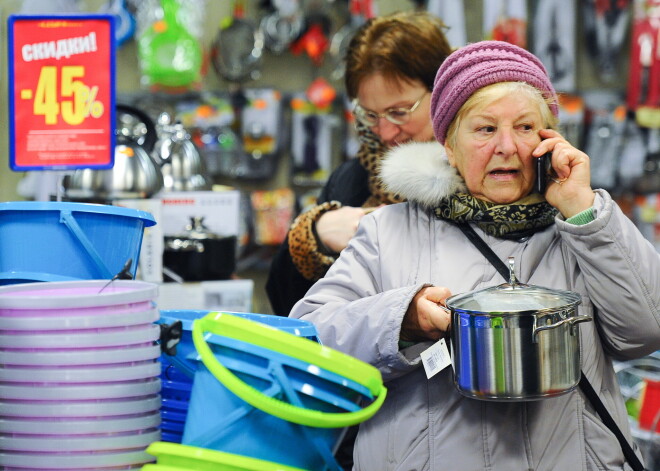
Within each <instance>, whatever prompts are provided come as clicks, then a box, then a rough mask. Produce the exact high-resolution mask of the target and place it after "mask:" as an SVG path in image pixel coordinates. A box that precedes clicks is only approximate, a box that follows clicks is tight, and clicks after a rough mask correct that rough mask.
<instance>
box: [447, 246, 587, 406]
mask: <svg viewBox="0 0 660 471" xmlns="http://www.w3.org/2000/svg"><path fill="white" fill-rule="evenodd" d="M509 269H510V273H511V275H510V279H509V282H508V283H504V284H502V285H499V286H496V287H493V288H487V289H484V290H478V291H473V292H470V293H465V294H460V295H456V296H452V297H450V298H448V299H447V301H446V304H447V307H448V308H449V309H450V311H451V316H452V319H451V321H452V324H451V352H452V362H453V366H454V383H455V385H456V388H457V389H458V391H459V392H460V393H461V394H463V395H465V396H468V397H472V398H476V399H486V400H496V401H520V400H532V399H541V398H545V397H552V396H558V395H561V394H564V393H567V392H569V391H571V390H573V389H575V387H576V386H577V384H578V381H579V380H580V374H581V373H580V334H579V329H578V326H577V325H576V324H578V323H580V322H587V321H591V320H592V318H591V316H585V315H578V314H577V305H578V304H580V301H581V300H580V296H579V295H578V294H577V293H573V292H571V291H559V290H553V289H548V288H542V287H538V286H531V285H525V284H522V283H518V282H517V281H516V277H515V273H514V270H513V259H512V258H510V259H509Z"/></svg>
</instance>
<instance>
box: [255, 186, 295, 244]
mask: <svg viewBox="0 0 660 471" xmlns="http://www.w3.org/2000/svg"><path fill="white" fill-rule="evenodd" d="M251 200H252V209H253V212H254V228H255V242H256V243H257V244H259V245H279V244H281V243H282V242H284V239H285V238H286V234H287V231H288V229H289V225H290V224H291V221H292V220H293V214H294V210H295V202H296V198H295V195H294V194H293V191H292V190H291V189H290V188H280V189H277V190H272V191H266V190H261V191H255V192H253V193H252V195H251Z"/></svg>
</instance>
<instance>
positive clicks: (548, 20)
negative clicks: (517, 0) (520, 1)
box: [532, 0, 577, 92]
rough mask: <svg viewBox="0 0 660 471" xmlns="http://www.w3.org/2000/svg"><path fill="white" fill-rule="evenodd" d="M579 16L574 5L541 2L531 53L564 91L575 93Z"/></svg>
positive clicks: (551, 0) (562, 1)
mask: <svg viewBox="0 0 660 471" xmlns="http://www.w3.org/2000/svg"><path fill="white" fill-rule="evenodd" d="M567 3H568V5H567ZM576 13H577V12H576V5H575V3H573V2H566V1H565V0H540V1H539V2H537V3H536V7H535V11H534V28H533V35H534V38H533V45H534V47H533V51H532V52H533V53H534V55H536V56H537V57H538V58H539V59H540V60H541V62H543V64H544V65H545V66H546V68H547V69H548V75H549V76H550V79H551V80H552V84H553V85H554V86H555V88H556V89H557V90H559V91H562V92H574V91H575V68H576V63H575V52H576V41H575V39H576V38H575V36H576V32H575V31H576V28H575V17H576Z"/></svg>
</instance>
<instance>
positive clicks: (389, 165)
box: [380, 142, 467, 208]
mask: <svg viewBox="0 0 660 471" xmlns="http://www.w3.org/2000/svg"><path fill="white" fill-rule="evenodd" d="M380 177H381V179H382V181H383V184H384V185H385V188H386V189H387V190H388V191H391V192H393V193H396V194H398V195H400V196H401V197H403V198H405V199H406V200H408V201H413V202H415V203H418V204H420V205H422V206H424V207H429V208H432V207H435V206H437V205H438V203H439V202H440V201H441V200H442V199H444V198H446V197H447V196H449V195H451V194H454V193H457V192H465V191H467V189H466V187H465V181H464V180H463V178H462V177H461V176H460V175H459V174H458V172H457V171H456V169H455V168H453V167H452V166H450V165H449V161H448V160H447V154H446V153H445V148H444V147H443V146H442V145H441V144H439V143H438V142H411V143H408V144H403V145H400V146H397V147H395V148H393V149H392V150H390V151H388V152H387V153H386V154H385V156H384V157H383V160H382V163H381V168H380Z"/></svg>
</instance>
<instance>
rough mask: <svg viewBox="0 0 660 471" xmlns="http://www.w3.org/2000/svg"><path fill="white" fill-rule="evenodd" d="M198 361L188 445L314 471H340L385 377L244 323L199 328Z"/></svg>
mask: <svg viewBox="0 0 660 471" xmlns="http://www.w3.org/2000/svg"><path fill="white" fill-rule="evenodd" d="M192 335H193V342H194V345H195V349H196V350H197V353H198V354H199V357H200V365H199V366H198V368H197V370H196V371H195V379H194V381H193V388H192V392H191V396H190V407H189V409H188V415H187V417H186V423H185V428H184V434H183V440H182V443H183V444H184V445H190V446H192V447H198V448H205V449H211V450H216V451H222V452H225V453H229V454H236V455H241V456H245V457H249V458H254V459H259V460H264V461H268V462H273V463H279V464H281V465H284V466H289V467H294V468H300V469H305V470H309V471H327V470H330V471H340V470H341V468H340V466H339V464H338V463H337V462H336V460H335V458H334V451H336V447H337V446H338V445H339V443H340V441H341V438H342V436H343V433H344V431H345V429H346V427H349V426H351V425H356V424H359V423H361V422H363V421H365V420H367V419H369V418H370V417H372V416H373V415H374V414H375V413H376V412H377V411H378V410H379V408H380V407H381V405H382V404H383V401H384V400H385V396H386V393H387V390H386V388H385V386H384V385H383V382H382V378H381V375H380V372H379V371H378V370H377V369H376V368H374V367H373V366H371V365H369V364H367V363H364V362H362V361H360V360H358V359H356V358H353V357H351V356H349V355H345V354H343V353H341V352H339V351H336V350H333V349H331V348H328V347H324V346H322V345H320V344H318V343H316V342H313V341H310V340H308V339H305V338H301V337H297V336H294V335H291V334H289V333H286V332H283V331H281V330H278V329H274V328H272V327H269V326H267V325H264V324H261V323H258V322H254V321H251V320H248V319H245V318H241V317H238V316H233V315H227V314H223V313H209V314H207V315H206V316H204V317H203V318H201V319H197V320H195V321H194V322H193V331H192Z"/></svg>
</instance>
